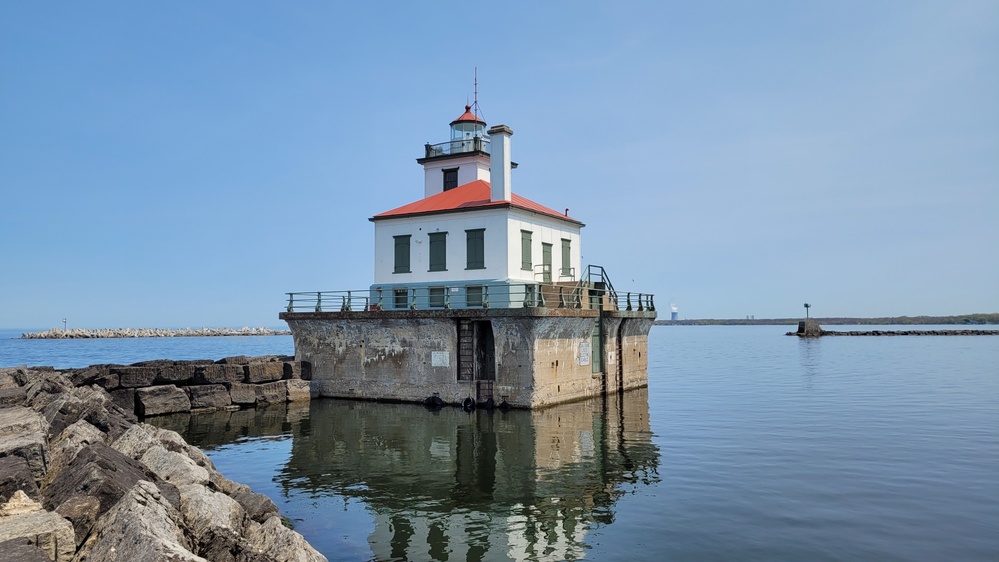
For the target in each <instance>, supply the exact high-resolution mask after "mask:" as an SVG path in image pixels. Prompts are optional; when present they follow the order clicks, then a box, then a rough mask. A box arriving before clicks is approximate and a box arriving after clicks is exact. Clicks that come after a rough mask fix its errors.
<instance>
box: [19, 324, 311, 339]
mask: <svg viewBox="0 0 999 562" xmlns="http://www.w3.org/2000/svg"><path fill="white" fill-rule="evenodd" d="M288 335H291V331H289V330H272V329H271V328H248V327H243V328H196V329H191V328H181V329H169V328H101V329H95V330H87V329H83V328H73V329H69V330H64V329H61V328H53V329H51V330H45V331H43V332H27V333H24V334H21V338H20V339H22V340H67V339H93V338H181V337H222V336H288Z"/></svg>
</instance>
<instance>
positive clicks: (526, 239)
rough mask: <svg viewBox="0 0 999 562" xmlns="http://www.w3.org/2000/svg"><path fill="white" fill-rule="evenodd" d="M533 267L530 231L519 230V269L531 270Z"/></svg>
mask: <svg viewBox="0 0 999 562" xmlns="http://www.w3.org/2000/svg"><path fill="white" fill-rule="evenodd" d="M533 267H534V261H533V259H532V257H531V231H529V230H521V231H520V268H521V269H526V270H531V269H532V268H533Z"/></svg>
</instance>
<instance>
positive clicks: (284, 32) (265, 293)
mask: <svg viewBox="0 0 999 562" xmlns="http://www.w3.org/2000/svg"><path fill="white" fill-rule="evenodd" d="M449 22H454V23H449ZM476 67H477V68H478V99H479V105H480V107H481V109H482V117H483V118H484V119H485V120H486V121H487V122H488V123H489V124H490V125H498V124H506V125H508V126H509V127H510V128H511V129H512V130H513V131H514V135H513V137H512V147H511V151H512V154H513V159H514V160H515V161H517V162H518V163H519V165H520V166H519V168H518V169H517V170H516V171H515V172H514V175H513V180H512V181H513V190H514V192H516V193H518V194H521V195H523V196H525V197H528V198H530V199H532V200H534V201H537V202H538V203H541V204H543V205H546V206H548V207H551V208H554V209H562V208H566V207H568V208H569V209H571V211H570V212H571V214H572V215H573V216H574V217H578V218H579V219H580V220H581V221H582V222H584V223H585V224H586V227H585V228H584V229H583V232H582V252H583V263H584V264H598V265H602V266H604V267H605V268H606V269H607V271H608V272H609V274H610V277H611V279H612V280H613V282H614V285H615V287H617V288H618V289H619V290H620V291H629V290H631V291H636V292H644V293H654V294H655V295H656V304H657V308H658V310H659V312H660V315H659V316H660V318H661V319H662V318H664V317H665V318H668V317H669V305H670V303H671V302H675V303H676V304H677V305H678V307H679V313H680V317H681V318H683V319H739V318H744V317H746V316H755V317H757V318H764V317H767V318H793V317H796V315H798V314H799V312H800V311H801V303H803V302H810V303H813V304H814V305H815V308H813V309H812V314H813V315H819V316H823V317H858V318H859V317H864V318H871V317H894V316H903V315H907V316H919V315H927V316H952V315H956V314H954V313H953V311H968V310H999V290H996V287H999V260H996V259H995V254H996V249H997V248H999V221H997V220H996V216H999V158H997V157H996V155H997V154H999V104H996V103H995V100H997V99H999V3H995V2H982V1H962V0H959V1H955V2H948V3H939V2H919V1H917V2H900V1H888V2H878V3H873V4H872V3H869V2H860V1H847V2H838V3H834V4H830V3H801V2H790V1H785V2H776V3H770V4H765V5H742V4H738V3H730V4H729V3H708V4H695V5H690V4H687V3H679V2H621V3H614V4H612V5H611V4H600V3H589V2H582V3H574V4H572V5H570V6H562V5H555V4H537V3H530V2H516V1H515V2H510V3H504V4H496V5H482V6H479V5H467V4H465V3H457V2H446V1H445V2H437V3H434V4H429V5H424V4H403V5H399V6H394V7H393V8H391V9H387V8H386V7H385V6H381V5H378V4H349V5H329V4H326V3H321V2H302V3H296V4H294V5H284V4H273V5H272V4H266V3H260V4H246V3H237V2H234V1H221V2H216V3H212V4H209V5H166V4H164V5H156V4H152V5H149V4H143V5H138V4H137V5H120V4H113V3H107V2H93V3H86V4H77V3H58V4H55V5H53V4H39V3H14V2H10V3H5V4H3V5H2V6H0V72H2V73H3V76H4V77H5V84H6V85H7V87H6V88H3V89H0V209H2V211H0V212H2V215H0V216H2V220H0V264H2V266H3V272H4V274H3V275H0V328H4V329H19V330H21V329H24V328H16V327H17V326H40V327H41V328H33V330H36V329H38V330H41V329H50V328H52V327H59V326H61V325H62V318H67V319H68V324H69V326H70V327H73V326H76V325H78V326H79V327H87V328H105V327H118V326H124V327H165V326H179V327H187V326H195V325H196V326H199V327H201V326H204V327H232V326H235V327H242V326H265V327H273V326H280V325H282V323H281V322H280V320H278V318H277V315H278V313H279V312H280V311H281V310H283V307H284V304H285V302H286V301H285V299H286V296H285V293H287V292H290V291H318V290H346V289H351V290H361V289H365V288H366V287H368V286H369V284H370V283H371V279H372V276H373V259H372V255H371V252H372V250H373V246H374V244H373V241H372V233H373V228H372V226H371V223H370V222H369V221H368V218H369V217H371V216H373V215H375V214H377V213H379V212H382V211H385V210H388V209H391V208H394V207H398V206H401V205H404V204H406V203H409V202H412V201H415V200H417V199H419V198H421V197H422V194H423V172H422V170H421V168H420V166H419V165H418V164H417V163H416V162H415V159H416V158H417V157H419V156H421V154H422V150H423V145H424V143H427V142H430V143H434V142H441V141H443V140H446V138H447V135H448V123H449V122H450V121H451V120H452V119H454V118H455V117H457V116H458V115H459V114H460V113H461V112H462V111H463V106H464V104H465V103H466V101H471V99H472V96H473V84H472V76H473V69H474V68H476ZM960 314H974V313H968V312H961V313H960Z"/></svg>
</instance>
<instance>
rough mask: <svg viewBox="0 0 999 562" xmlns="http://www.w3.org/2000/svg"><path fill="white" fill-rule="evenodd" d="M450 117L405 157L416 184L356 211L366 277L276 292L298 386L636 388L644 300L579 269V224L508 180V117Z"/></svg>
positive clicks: (473, 390) (646, 312)
mask: <svg viewBox="0 0 999 562" xmlns="http://www.w3.org/2000/svg"><path fill="white" fill-rule="evenodd" d="M449 126H450V134H449V137H450V138H449V139H448V140H446V141H443V142H439V143H433V144H431V143H427V144H425V145H424V146H423V147H422V148H423V150H422V154H421V155H420V156H419V157H418V158H417V159H416V161H417V163H418V164H419V165H421V166H422V167H423V190H422V193H421V192H419V191H410V192H411V193H412V194H413V196H414V199H412V200H410V201H409V202H408V203H404V204H402V205H400V206H397V207H394V208H391V209H388V210H385V211H382V212H379V213H376V214H374V215H373V216H371V217H369V221H370V222H371V223H372V224H373V226H374V272H373V279H372V283H371V285H370V286H369V287H368V288H367V289H366V290H348V291H321V292H310V293H288V304H287V307H286V310H285V312H282V313H281V314H280V317H281V318H282V319H283V320H285V321H286V322H287V323H288V326H289V328H290V329H291V331H292V335H293V338H294V341H295V355H296V358H297V359H298V360H300V361H306V362H308V363H309V365H310V366H311V373H312V377H313V379H312V382H311V385H312V391H313V394H314V395H318V396H329V397H337V398H359V399H377V400H384V399H388V400H396V401H433V402H435V403H440V402H444V403H452V404H462V405H465V406H466V407H469V406H471V407H475V406H476V405H479V406H482V405H485V406H489V405H508V406H511V407H524V408H536V407H543V406H547V405H551V404H556V403H559V402H565V401H570V400H578V399H581V398H585V397H589V396H597V395H601V394H606V393H611V392H622V391H624V390H626V389H628V388H635V387H640V386H645V385H646V384H647V383H648V357H647V350H648V332H649V329H650V328H651V326H652V323H653V321H654V320H655V318H656V312H655V304H654V300H653V296H652V295H651V294H648V293H642V292H633V291H628V292H622V291H618V290H616V289H615V288H614V286H613V284H612V283H611V281H610V277H609V275H608V273H607V272H606V271H605V270H604V269H603V268H602V267H600V266H597V265H592V264H591V265H586V266H584V265H583V264H582V263H581V243H582V240H581V231H582V228H583V227H584V224H583V223H582V222H581V221H580V220H578V219H577V218H574V217H572V216H570V215H569V213H568V209H566V211H564V212H559V211H556V210H554V209H553V208H551V207H548V206H545V205H543V204H541V203H538V202H536V201H534V200H532V199H528V198H527V197H525V196H523V195H520V194H518V193H517V192H516V191H515V182H514V181H513V180H514V178H513V170H514V169H515V168H516V164H515V163H514V162H513V160H512V137H513V130H512V129H511V128H510V127H508V126H506V125H495V126H492V127H489V126H488V125H487V123H486V122H485V121H484V120H483V119H481V118H480V117H479V116H478V115H477V114H476V113H475V112H473V111H472V106H469V105H466V106H465V110H464V112H463V113H461V114H460V115H459V116H458V117H457V118H456V119H454V120H453V121H451V122H450V125H449ZM417 189H418V188H417ZM402 191H403V192H405V191H406V190H402ZM542 195H543V194H542ZM560 203H563V204H561V205H558V206H557V207H556V208H561V207H563V206H564V207H569V205H568V204H566V203H568V202H560Z"/></svg>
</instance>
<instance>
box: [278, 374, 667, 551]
mask: <svg viewBox="0 0 999 562" xmlns="http://www.w3.org/2000/svg"><path fill="white" fill-rule="evenodd" d="M658 466H659V450H658V447H656V445H655V444H654V443H653V442H652V432H651V427H650V426H649V406H648V389H647V388H641V389H636V390H633V391H628V392H626V393H624V394H623V395H616V396H613V397H607V399H592V400H585V401H582V402H574V403H571V404H565V405H560V406H557V407H553V408H547V409H543V410H537V411H518V410H515V411H509V412H499V411H497V412H491V413H490V412H484V411H475V412H473V413H471V414H468V413H465V412H462V411H461V410H458V409H451V408H445V409H443V410H440V411H438V412H433V413H431V412H427V411H426V410H424V409H423V408H420V407H416V406H411V405H405V404H401V405H394V404H375V403H366V402H347V401H339V400H322V401H314V402H313V403H312V404H311V415H310V418H309V424H308V430H307V431H302V432H301V433H300V434H296V435H295V437H294V441H293V445H292V452H291V457H290V459H289V462H288V465H287V466H285V467H284V468H283V469H282V471H281V475H280V476H279V477H278V479H277V482H278V483H279V485H280V486H282V487H283V488H284V489H285V493H286V494H305V495H307V496H309V497H311V498H313V499H314V500H319V499H320V498H324V497H331V498H342V499H343V501H344V505H345V506H347V505H348V504H355V505H361V506H363V511H364V512H365V513H366V514H368V515H370V516H371V517H372V519H373V523H374V526H373V528H372V530H371V531H370V534H369V535H368V544H369V546H370V549H371V554H372V556H373V558H374V559H377V560H404V559H410V560H415V559H430V560H448V559H450V560H483V561H484V560H525V559H534V560H541V559H545V560H576V559H580V558H583V557H585V555H586V550H587V548H588V547H587V545H586V536H587V534H588V533H589V531H590V530H591V529H593V528H594V527H596V526H600V525H609V524H612V523H613V521H614V518H615V509H614V506H615V504H616V502H617V500H618V498H619V497H620V496H621V495H622V494H625V493H627V490H628V489H629V487H631V486H642V485H647V484H650V483H653V482H656V481H658V479H659V476H658ZM317 515H320V514H317ZM322 519H323V518H322V517H321V516H320V517H318V518H317V520H316V521H311V520H310V521H308V522H303V523H302V525H303V526H305V527H307V526H308V525H309V523H320V521H321V520H322ZM334 534H335V533H334ZM310 540H313V539H312V538H311V537H310ZM324 540H325V539H324V537H321V536H320V537H319V538H318V539H316V542H318V543H319V544H320V549H321V550H323V548H322V546H325V544H326V543H324ZM316 542H313V544H316ZM330 548H333V547H332V546H330Z"/></svg>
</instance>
